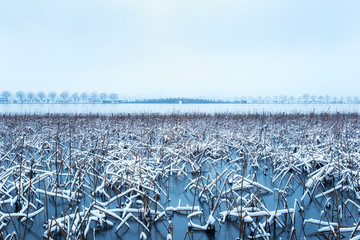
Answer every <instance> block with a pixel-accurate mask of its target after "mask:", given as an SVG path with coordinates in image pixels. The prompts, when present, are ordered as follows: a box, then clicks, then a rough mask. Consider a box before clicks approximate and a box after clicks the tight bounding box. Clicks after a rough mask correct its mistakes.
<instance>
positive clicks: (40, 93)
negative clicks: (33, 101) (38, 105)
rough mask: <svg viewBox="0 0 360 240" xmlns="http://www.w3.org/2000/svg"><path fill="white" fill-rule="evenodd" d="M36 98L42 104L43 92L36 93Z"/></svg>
mask: <svg viewBox="0 0 360 240" xmlns="http://www.w3.org/2000/svg"><path fill="white" fill-rule="evenodd" d="M36 96H37V97H38V98H39V99H40V102H44V100H45V93H44V92H38V93H37V94H36Z"/></svg>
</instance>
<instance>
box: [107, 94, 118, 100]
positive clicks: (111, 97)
mask: <svg viewBox="0 0 360 240" xmlns="http://www.w3.org/2000/svg"><path fill="white" fill-rule="evenodd" d="M109 97H110V100H111V102H115V101H116V100H118V98H119V95H117V94H116V93H111V94H110V96H109Z"/></svg>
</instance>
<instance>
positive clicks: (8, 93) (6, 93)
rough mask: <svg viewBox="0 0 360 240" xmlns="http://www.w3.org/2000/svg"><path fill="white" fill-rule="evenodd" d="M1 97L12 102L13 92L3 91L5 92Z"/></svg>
mask: <svg viewBox="0 0 360 240" xmlns="http://www.w3.org/2000/svg"><path fill="white" fill-rule="evenodd" d="M1 97H3V98H6V99H7V100H10V97H11V92H9V91H3V92H2V93H1Z"/></svg>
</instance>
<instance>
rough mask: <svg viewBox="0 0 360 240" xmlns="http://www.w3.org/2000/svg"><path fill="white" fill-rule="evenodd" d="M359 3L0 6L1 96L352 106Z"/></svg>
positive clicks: (21, 2) (17, 1) (161, 0)
mask: <svg viewBox="0 0 360 240" xmlns="http://www.w3.org/2000/svg"><path fill="white" fill-rule="evenodd" d="M359 7H360V2H358V1H334V0H330V1H328V0H319V1H310V0H305V1H296V2H294V1H287V0H275V1H270V2H257V1H251V0H245V1H234V0H228V1H205V0H199V1H189V0H186V1H179V0H176V1H165V0H154V1H113V0H106V1H85V0H81V1H69V0H67V1H60V2H59V1H46V2H44V1H31V2H29V1H25V0H14V1H1V2H0V52H1V54H0V88H1V89H0V90H9V91H11V92H14V93H15V92H16V91H19V90H22V91H25V92H28V91H30V92H35V93H36V92H39V91H46V92H52V91H54V92H57V93H61V92H62V91H68V92H89V93H91V92H93V91H94V90H96V91H97V92H99V93H101V92H108V93H110V92H116V93H119V94H120V95H126V96H132V97H135V98H137V97H140V96H144V95H146V96H152V97H158V96H162V97H177V96H184V97H192V98H196V97H206V98H210V97H211V98H212V97H216V98H223V97H237V96H274V95H276V96H281V95H287V96H290V95H293V96H299V95H302V94H303V93H309V94H310V95H317V96H320V95H322V96H326V95H330V96H355V95H356V94H357V92H358V89H359V87H360V81H358V79H359V77H360V73H359V68H358V66H359V63H360V46H359V42H360V29H359V28H358V26H359V23H360V15H359V14H358V9H359Z"/></svg>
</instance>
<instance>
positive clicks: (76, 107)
mask: <svg viewBox="0 0 360 240" xmlns="http://www.w3.org/2000/svg"><path fill="white" fill-rule="evenodd" d="M359 111H360V105H359V104H0V113H11V114H18V113H19V114H22V113H27V114H33V113H37V114H47V113H53V114H54V113H56V114H74V113H77V114H89V113H92V114H119V113H136V114H141V113H146V114H148V113H161V114H172V113H206V114H214V113H234V114H247V113H264V112H265V113H313V112H315V113H337V112H341V113H359Z"/></svg>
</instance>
